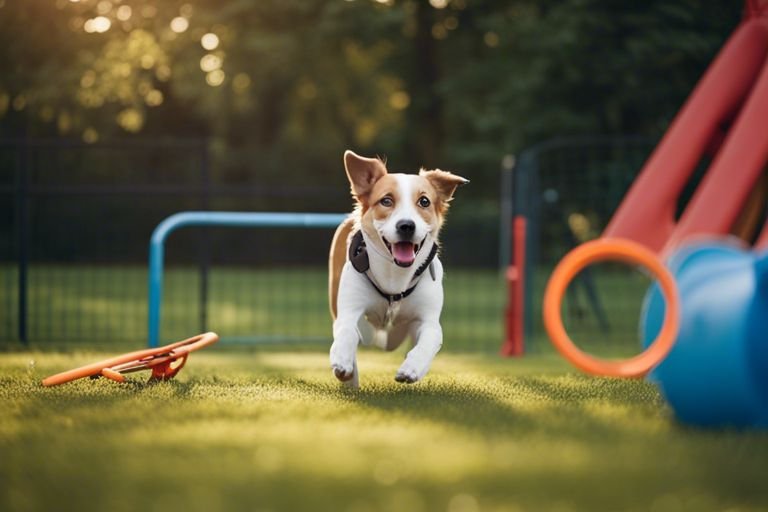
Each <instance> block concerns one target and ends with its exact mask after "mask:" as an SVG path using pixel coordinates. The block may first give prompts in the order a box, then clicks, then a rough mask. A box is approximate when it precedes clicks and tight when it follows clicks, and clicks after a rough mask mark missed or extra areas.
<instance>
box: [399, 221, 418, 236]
mask: <svg viewBox="0 0 768 512" xmlns="http://www.w3.org/2000/svg"><path fill="white" fill-rule="evenodd" d="M395 229H397V233H398V234H399V235H402V236H413V233H414V231H416V223H415V222H413V221H412V220H399V221H397V224H395Z"/></svg>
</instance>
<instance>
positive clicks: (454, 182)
mask: <svg viewBox="0 0 768 512" xmlns="http://www.w3.org/2000/svg"><path fill="white" fill-rule="evenodd" d="M344 166H345V168H346V170H347V177H348V178H349V182H350V184H351V185H352V195H353V196H354V197H355V199H356V200H357V202H358V210H359V213H360V223H361V229H362V230H363V231H364V232H365V234H366V235H367V237H368V239H369V241H370V242H371V243H373V244H375V245H376V246H377V247H376V248H377V249H378V250H379V252H382V253H384V254H390V255H391V257H392V260H393V261H394V263H395V264H397V265H399V266H401V267H410V266H411V265H413V263H414V261H416V256H417V255H418V254H419V252H420V251H421V249H422V248H423V247H424V246H427V245H429V246H430V247H431V245H432V244H431V243H429V242H434V241H435V240H436V239H437V234H438V233H439V231H440V227H441V226H442V224H443V219H444V218H445V213H446V211H447V210H448V205H449V203H450V201H451V199H452V198H453V193H454V192H455V190H456V187H458V186H459V185H464V184H465V183H468V181H467V180H466V179H464V178H462V177H461V176H457V175H455V174H451V173H450V172H445V171H441V170H432V171H427V170H424V169H422V170H421V171H420V172H419V174H399V173H398V174H389V173H388V172H387V168H386V166H385V165H384V162H383V161H381V160H379V159H377V158H365V157H361V156H359V155H356V154H355V153H353V152H352V151H347V152H345V153H344Z"/></svg>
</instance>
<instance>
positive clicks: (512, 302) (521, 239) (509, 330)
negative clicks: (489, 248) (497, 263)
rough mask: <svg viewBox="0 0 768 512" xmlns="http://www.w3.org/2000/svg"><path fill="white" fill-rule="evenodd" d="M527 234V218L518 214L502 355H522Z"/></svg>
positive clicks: (509, 269)
mask: <svg viewBox="0 0 768 512" xmlns="http://www.w3.org/2000/svg"><path fill="white" fill-rule="evenodd" d="M525 235H526V220H525V217H523V216H522V215H517V216H516V217H515V219H514V221H513V223H512V244H513V247H512V264H511V265H510V266H509V267H508V268H507V276H506V277H507V290H508V292H509V295H508V297H507V311H506V314H505V320H506V329H505V331H506V332H505V335H506V339H505V340H504V344H503V345H502V346H501V355H502V356H506V357H510V356H522V355H523V352H524V342H523V337H524V332H525V330H524V328H525V321H524V318H525V314H524V313H525Z"/></svg>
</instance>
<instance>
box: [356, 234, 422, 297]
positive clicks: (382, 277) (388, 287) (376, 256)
mask: <svg viewBox="0 0 768 512" xmlns="http://www.w3.org/2000/svg"><path fill="white" fill-rule="evenodd" d="M363 239H364V240H365V245H366V247H367V249H368V262H369V265H370V268H369V270H368V272H369V274H370V277H371V279H373V281H374V283H375V284H376V286H378V287H379V289H380V290H381V291H382V292H384V293H387V294H391V295H395V294H398V293H402V292H404V291H405V290H407V289H408V288H410V287H411V286H413V279H414V277H415V275H416V270H417V269H418V268H419V267H421V266H422V265H423V264H424V262H425V261H426V259H427V258H428V257H429V254H430V252H431V251H432V246H433V245H434V244H435V240H434V239H432V237H429V239H428V241H427V242H426V243H425V244H424V247H422V248H421V249H420V250H419V253H418V254H417V255H416V259H415V261H414V262H413V264H412V265H411V266H409V267H401V266H399V265H397V264H396V263H395V262H394V261H393V259H392V256H391V255H390V254H389V253H385V252H383V251H382V250H381V249H380V248H379V247H378V246H377V245H375V244H374V242H373V241H372V240H371V239H370V238H369V237H368V235H367V234H366V233H365V231H363ZM422 275H423V274H422Z"/></svg>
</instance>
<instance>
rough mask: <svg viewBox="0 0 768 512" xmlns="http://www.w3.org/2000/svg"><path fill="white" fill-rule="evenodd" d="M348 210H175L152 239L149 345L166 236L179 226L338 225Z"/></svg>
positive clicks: (154, 342) (155, 334)
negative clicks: (299, 211) (333, 211)
mask: <svg viewBox="0 0 768 512" xmlns="http://www.w3.org/2000/svg"><path fill="white" fill-rule="evenodd" d="M348 216H349V214H348V213H280V212H208V211H190V212H180V213H175V214H173V215H171V216H170V217H168V218H167V219H165V220H164V221H162V222H161V223H160V224H158V225H157V227H156V228H155V230H154V231H153V232H152V238H151V239H150V242H149V333H148V345H149V347H157V346H159V340H160V313H161V306H162V300H163V262H164V258H165V239H166V238H168V235H170V234H171V233H172V232H174V231H176V230H177V229H179V228H183V227H189V226H216V227H236V228H253V227H258V228H267V227H269V228H278V227H279V228H335V227H336V226H338V225H339V224H340V223H341V222H342V221H343V220H344V219H345V218H347V217H348Z"/></svg>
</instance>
